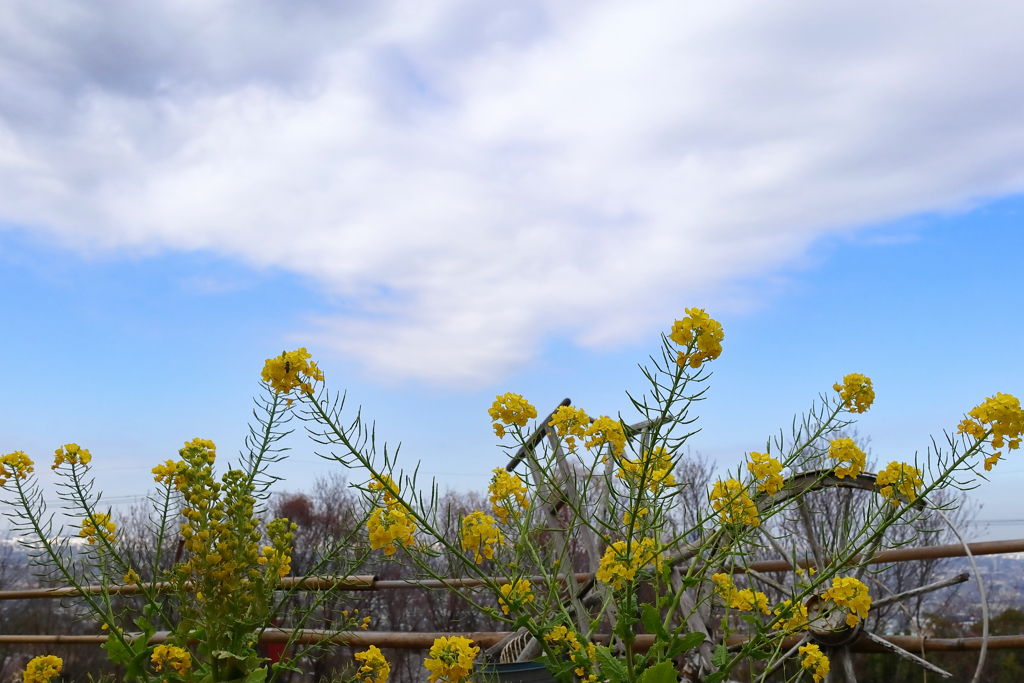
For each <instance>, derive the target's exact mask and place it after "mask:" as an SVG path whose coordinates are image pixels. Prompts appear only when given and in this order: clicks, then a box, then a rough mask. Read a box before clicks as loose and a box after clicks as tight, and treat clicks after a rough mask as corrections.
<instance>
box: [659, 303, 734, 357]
mask: <svg viewBox="0 0 1024 683" xmlns="http://www.w3.org/2000/svg"><path fill="white" fill-rule="evenodd" d="M685 310H686V317H685V318H683V319H682V320H677V321H676V322H675V323H674V324H673V325H672V332H671V333H669V335H668V336H669V339H671V340H672V341H674V342H675V343H676V344H678V345H679V346H685V347H686V349H687V350H686V351H680V352H679V358H677V359H676V362H677V363H678V364H679V365H689V366H690V367H691V368H699V367H700V366H701V364H702V363H704V362H706V361H713V360H715V359H716V358H718V357H719V356H720V355H722V340H723V339H725V332H724V331H723V330H722V324H721V323H719V322H718V321H717V320H714V319H712V318H711V317H710V316H708V314H707V313H706V312H705V311H704V309H703V308H687V309H685ZM695 340H696V350H694V349H693V344H694V341H695Z"/></svg>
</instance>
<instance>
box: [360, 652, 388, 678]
mask: <svg viewBox="0 0 1024 683" xmlns="http://www.w3.org/2000/svg"><path fill="white" fill-rule="evenodd" d="M354 656H355V659H356V661H359V662H362V663H363V664H362V666H360V667H359V673H357V674H356V679H357V680H358V681H359V683H386V681H387V680H388V674H390V673H391V665H390V664H388V660H386V659H384V655H383V654H381V651H380V649H379V648H378V647H377V646H376V645H371V646H370V647H369V648H367V649H366V651H364V652H357V653H356V654H355V655H354Z"/></svg>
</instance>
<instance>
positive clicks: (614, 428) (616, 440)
mask: <svg viewBox="0 0 1024 683" xmlns="http://www.w3.org/2000/svg"><path fill="white" fill-rule="evenodd" d="M583 436H584V438H585V439H586V440H585V441H584V442H583V445H584V446H585V447H586V448H587V450H590V449H592V448H594V447H595V446H596V447H600V446H601V445H602V444H605V443H609V444H611V446H612V450H613V451H614V452H615V453H622V452H623V451H624V450H625V449H626V433H625V432H624V431H623V429H622V423H621V422H619V421H618V420H613V419H612V418H610V417H608V416H607V415H602V416H601V417H599V418H597V419H596V420H594V421H593V422H592V423H591V424H590V427H588V428H587V431H586V432H584V433H583Z"/></svg>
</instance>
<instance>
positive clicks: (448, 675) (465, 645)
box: [423, 636, 480, 683]
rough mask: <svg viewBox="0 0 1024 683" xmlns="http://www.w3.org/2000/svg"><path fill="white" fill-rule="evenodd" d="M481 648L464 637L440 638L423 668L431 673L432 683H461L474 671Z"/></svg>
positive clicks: (432, 647) (431, 649) (429, 679)
mask: <svg viewBox="0 0 1024 683" xmlns="http://www.w3.org/2000/svg"><path fill="white" fill-rule="evenodd" d="M479 652H480V648H478V647H475V646H474V645H473V641H471V640H470V639H469V638H463V637H462V636H452V637H451V638H438V639H437V640H435V641H434V644H433V646H431V648H430V656H429V657H427V659H426V660H425V661H424V662H423V666H425V667H426V668H427V670H428V671H430V675H429V676H428V677H427V680H428V681H430V683H461V681H463V680H464V679H465V678H466V677H468V676H469V674H470V672H472V671H473V659H474V658H475V657H476V655H477V653H479Z"/></svg>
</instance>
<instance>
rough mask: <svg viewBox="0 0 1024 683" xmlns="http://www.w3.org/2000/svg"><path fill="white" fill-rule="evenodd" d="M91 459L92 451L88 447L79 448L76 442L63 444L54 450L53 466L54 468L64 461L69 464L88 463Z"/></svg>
mask: <svg viewBox="0 0 1024 683" xmlns="http://www.w3.org/2000/svg"><path fill="white" fill-rule="evenodd" d="M91 461H92V453H90V452H89V449H88V448H81V447H80V446H79V445H78V444H77V443H69V444H64V445H63V446H61V447H60V448H58V449H57V450H56V451H54V458H53V466H52V467H50V469H51V470H55V469H57V468H58V467H60V466H61V465H63V464H64V463H68V464H69V465H82V466H85V465H88V464H89V463H90V462H91Z"/></svg>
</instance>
